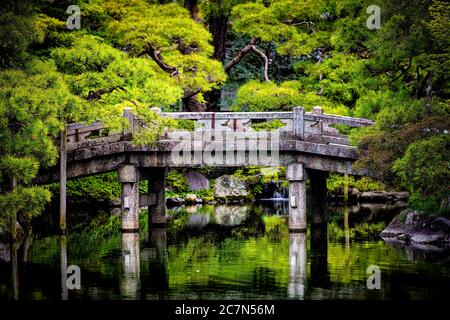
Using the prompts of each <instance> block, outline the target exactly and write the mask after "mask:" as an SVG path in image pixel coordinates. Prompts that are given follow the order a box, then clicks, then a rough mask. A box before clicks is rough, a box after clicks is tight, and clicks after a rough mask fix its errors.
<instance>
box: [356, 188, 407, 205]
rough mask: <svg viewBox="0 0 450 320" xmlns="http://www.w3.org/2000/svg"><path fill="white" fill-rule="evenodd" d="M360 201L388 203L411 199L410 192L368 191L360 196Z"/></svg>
mask: <svg viewBox="0 0 450 320" xmlns="http://www.w3.org/2000/svg"><path fill="white" fill-rule="evenodd" d="M358 198H359V201H361V202H374V203H380V202H388V201H400V200H407V199H408V198H409V193H408V192H386V191H366V192H362V193H360V194H359V197H358Z"/></svg>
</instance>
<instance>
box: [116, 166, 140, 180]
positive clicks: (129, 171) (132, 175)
mask: <svg viewBox="0 0 450 320" xmlns="http://www.w3.org/2000/svg"><path fill="white" fill-rule="evenodd" d="M118 175H119V181H120V182H122V183H124V182H137V181H139V171H138V169H137V167H136V166H134V165H124V166H119V168H118Z"/></svg>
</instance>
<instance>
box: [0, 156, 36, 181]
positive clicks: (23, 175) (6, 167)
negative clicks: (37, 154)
mask: <svg viewBox="0 0 450 320" xmlns="http://www.w3.org/2000/svg"><path fill="white" fill-rule="evenodd" d="M38 169H39V162H38V161H37V160H36V159H34V158H31V157H24V158H17V157H13V156H5V157H2V158H0V170H1V171H3V172H4V174H5V173H6V175H7V176H10V177H14V178H16V179H17V180H18V181H17V182H21V183H29V182H31V179H33V178H34V177H35V176H36V174H37V171H38Z"/></svg>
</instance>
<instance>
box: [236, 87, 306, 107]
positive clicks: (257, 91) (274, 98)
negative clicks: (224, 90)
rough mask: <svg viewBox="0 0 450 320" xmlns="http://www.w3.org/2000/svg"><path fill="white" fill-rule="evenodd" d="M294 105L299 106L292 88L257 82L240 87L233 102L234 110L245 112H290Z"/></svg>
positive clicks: (297, 98) (297, 97)
mask: <svg viewBox="0 0 450 320" xmlns="http://www.w3.org/2000/svg"><path fill="white" fill-rule="evenodd" d="M296 105H299V96H298V93H297V91H296V90H295V89H294V88H290V87H287V86H278V85H277V84H276V83H271V82H262V83H261V82H259V81H249V82H247V83H246V84H244V85H243V86H241V87H240V88H239V91H238V94H237V98H236V101H235V108H236V109H241V110H247V111H281V110H291V109H292V107H294V106H296Z"/></svg>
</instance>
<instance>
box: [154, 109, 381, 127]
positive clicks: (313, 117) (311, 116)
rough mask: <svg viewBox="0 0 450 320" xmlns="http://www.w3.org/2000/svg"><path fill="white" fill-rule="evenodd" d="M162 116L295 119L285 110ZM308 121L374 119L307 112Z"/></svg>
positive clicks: (362, 121)
mask: <svg viewBox="0 0 450 320" xmlns="http://www.w3.org/2000/svg"><path fill="white" fill-rule="evenodd" d="M161 115H162V116H165V117H171V118H173V119H178V120H230V119H265V120H273V119H293V113H292V112H289V111H285V112H163V113H161ZM304 119H305V120H307V121H320V120H321V121H323V122H326V123H336V124H345V125H348V126H351V127H360V126H369V125H372V124H374V122H373V121H372V120H369V119H363V118H353V117H346V116H337V115H333V114H316V113H313V112H305V116H304Z"/></svg>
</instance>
